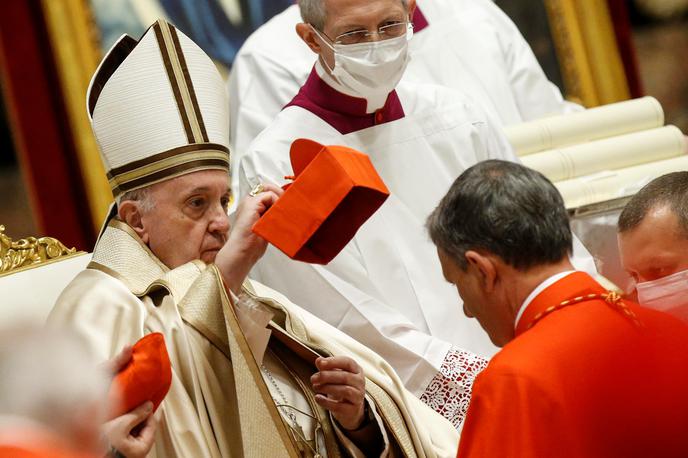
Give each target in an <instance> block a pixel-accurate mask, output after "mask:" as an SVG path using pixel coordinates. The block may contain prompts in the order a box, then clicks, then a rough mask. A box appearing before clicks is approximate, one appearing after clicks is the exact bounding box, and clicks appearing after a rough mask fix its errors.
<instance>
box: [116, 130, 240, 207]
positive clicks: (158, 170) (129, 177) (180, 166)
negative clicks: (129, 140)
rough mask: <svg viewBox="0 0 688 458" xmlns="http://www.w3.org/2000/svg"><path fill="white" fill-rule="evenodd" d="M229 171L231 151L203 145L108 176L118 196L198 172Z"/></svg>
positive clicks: (165, 154)
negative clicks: (210, 170) (209, 170)
mask: <svg viewBox="0 0 688 458" xmlns="http://www.w3.org/2000/svg"><path fill="white" fill-rule="evenodd" d="M207 169H218V170H227V171H228V170H229V150H228V149H227V148H226V147H224V146H222V145H218V144H213V143H201V144H192V145H185V146H181V147H178V148H172V149H170V150H168V151H165V152H163V153H159V154H156V155H153V156H150V157H147V158H144V159H141V160H138V161H134V162H130V163H129V164H126V165H124V166H122V167H117V168H114V169H112V170H111V171H110V172H108V174H107V177H108V180H109V183H110V187H111V188H112V192H113V194H114V195H115V196H118V195H121V194H122V193H125V192H128V191H132V190H134V189H138V188H142V187H145V186H150V185H152V184H155V183H159V182H161V181H164V180H168V179H170V178H174V177H176V176H180V175H184V174H186V173H191V172H194V171H198V170H207Z"/></svg>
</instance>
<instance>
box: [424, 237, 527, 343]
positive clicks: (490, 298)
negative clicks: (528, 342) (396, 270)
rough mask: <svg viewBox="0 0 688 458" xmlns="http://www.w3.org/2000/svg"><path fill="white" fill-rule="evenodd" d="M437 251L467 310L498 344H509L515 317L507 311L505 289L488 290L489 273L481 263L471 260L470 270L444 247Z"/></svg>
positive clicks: (447, 278)
mask: <svg viewBox="0 0 688 458" xmlns="http://www.w3.org/2000/svg"><path fill="white" fill-rule="evenodd" d="M437 254H438V256H439V259H440V264H441V265H442V273H443V274H444V278H445V279H446V280H447V281H448V282H449V283H451V284H452V285H454V286H455V287H456V290H457V291H458V293H459V296H460V297H461V299H462V300H463V313H464V314H465V315H466V316H467V317H468V318H475V319H476V320H478V323H480V326H481V327H482V328H483V329H484V330H485V332H486V333H487V335H488V336H489V337H490V340H491V341H492V343H494V344H495V345H497V346H498V347H502V346H504V345H506V344H507V343H508V342H509V341H510V340H511V339H512V338H513V334H514V332H513V319H512V318H513V317H510V316H509V315H508V314H507V313H505V312H506V311H507V307H506V306H505V303H503V301H502V298H503V295H502V291H500V289H499V288H490V291H487V288H486V280H485V275H484V274H483V272H482V271H481V269H480V268H479V267H478V266H477V265H475V264H473V263H470V262H469V264H468V267H467V268H466V270H462V269H461V267H459V265H458V264H457V263H456V262H455V261H454V260H453V259H452V257H451V256H450V255H448V254H447V253H445V252H444V251H443V250H441V249H438V250H437Z"/></svg>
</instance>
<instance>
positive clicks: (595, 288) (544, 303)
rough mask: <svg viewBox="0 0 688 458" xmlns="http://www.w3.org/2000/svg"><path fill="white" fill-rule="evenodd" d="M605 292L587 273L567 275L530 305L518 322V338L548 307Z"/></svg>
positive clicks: (536, 297)
mask: <svg viewBox="0 0 688 458" xmlns="http://www.w3.org/2000/svg"><path fill="white" fill-rule="evenodd" d="M605 292H606V290H605V289H604V288H603V287H602V286H600V284H599V283H597V282H596V281H595V280H594V279H593V278H592V277H591V276H590V275H588V274H586V273H585V272H574V273H572V274H570V275H567V276H566V277H564V278H562V279H561V280H559V281H557V282H556V283H553V284H551V285H549V286H548V287H547V288H545V289H544V290H543V291H542V292H541V293H540V294H538V295H537V296H535V299H533V301H532V302H531V303H530V304H528V306H527V307H526V310H525V312H523V316H522V317H521V320H520V321H519V322H518V326H516V337H518V336H519V335H521V334H523V333H524V332H525V331H526V330H527V329H528V326H529V325H530V323H531V322H532V321H533V320H534V319H535V316H536V315H537V314H538V313H540V312H542V311H544V310H545V309H546V308H547V307H551V306H553V305H559V304H561V303H562V302H563V301H565V300H568V299H571V298H574V297H578V296H583V295H586V294H602V293H605ZM554 313H556V312H554ZM544 319H546V318H544Z"/></svg>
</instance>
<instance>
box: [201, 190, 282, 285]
mask: <svg viewBox="0 0 688 458" xmlns="http://www.w3.org/2000/svg"><path fill="white" fill-rule="evenodd" d="M263 188H264V190H263V192H261V193H259V194H257V195H255V196H246V197H245V198H244V199H243V200H242V201H241V203H240V204H239V208H238V210H237V212H236V218H235V220H234V224H233V225H232V229H231V231H230V233H229V238H228V240H227V243H226V244H225V246H224V247H222V249H221V250H220V252H219V253H218V254H217V257H216V258H215V265H216V266H217V267H218V268H219V269H220V272H221V273H222V277H223V279H224V281H225V284H226V285H227V287H228V288H229V289H231V290H232V291H234V292H235V293H237V294H238V292H239V291H240V290H241V285H242V284H243V282H244V279H245V278H246V276H247V275H248V272H249V271H250V270H251V268H252V267H253V265H254V264H255V263H256V262H257V261H258V260H259V259H260V258H261V256H263V254H264V253H265V250H266V248H267V242H266V241H265V240H263V239H262V238H261V237H258V236H257V235H256V234H254V233H253V232H252V231H251V228H253V225H254V224H255V223H256V221H258V219H259V218H260V217H261V216H262V215H263V213H265V212H266V211H267V209H268V208H270V207H271V206H272V205H273V204H274V203H275V202H276V201H277V199H278V198H279V197H280V196H281V195H282V194H283V193H284V191H283V190H282V188H280V187H278V186H275V185H273V184H263Z"/></svg>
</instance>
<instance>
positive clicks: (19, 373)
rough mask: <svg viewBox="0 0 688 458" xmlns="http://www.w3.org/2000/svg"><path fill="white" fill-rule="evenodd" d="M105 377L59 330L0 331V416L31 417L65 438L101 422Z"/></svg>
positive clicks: (77, 342) (81, 345) (80, 345)
mask: <svg viewBox="0 0 688 458" xmlns="http://www.w3.org/2000/svg"><path fill="white" fill-rule="evenodd" d="M108 385H109V383H108V378H107V375H106V374H105V373H104V371H103V370H102V369H99V368H98V366H97V364H96V362H95V360H94V356H93V354H92V353H91V352H90V351H89V347H88V346H87V345H86V343H85V342H84V341H83V340H82V339H80V338H79V337H77V336H76V335H74V334H71V333H68V332H66V331H63V330H59V329H50V328H45V329H44V328H38V327H22V328H12V329H2V330H0V415H3V416H9V417H18V418H21V419H25V420H28V421H33V422H35V423H38V424H40V425H42V426H43V427H46V428H48V429H50V430H51V431H53V432H55V433H57V434H58V435H60V436H61V437H63V438H65V439H66V440H69V439H71V438H73V437H74V436H75V434H77V431H75V428H78V427H79V426H80V425H81V424H83V422H84V421H88V422H93V423H91V424H94V425H98V426H99V425H100V424H101V423H102V422H103V421H104V419H105V414H106V412H107V411H106V409H107V405H106V394H107V389H108Z"/></svg>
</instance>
